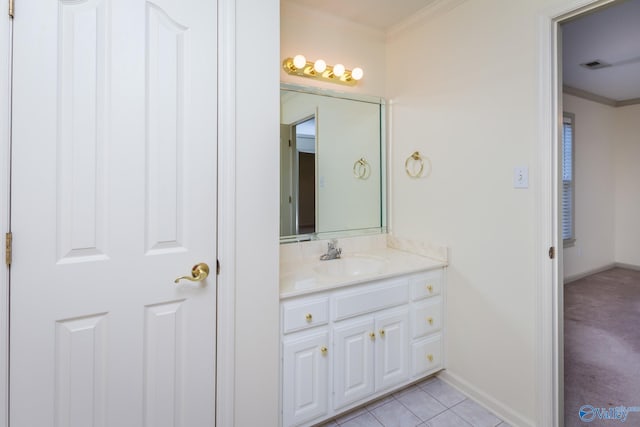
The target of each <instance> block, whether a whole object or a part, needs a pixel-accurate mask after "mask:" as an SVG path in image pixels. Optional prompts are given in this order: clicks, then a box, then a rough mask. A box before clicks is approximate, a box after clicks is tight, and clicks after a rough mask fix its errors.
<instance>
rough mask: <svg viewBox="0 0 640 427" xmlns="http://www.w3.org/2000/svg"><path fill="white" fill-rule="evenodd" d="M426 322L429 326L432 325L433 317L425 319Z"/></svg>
mask: <svg viewBox="0 0 640 427" xmlns="http://www.w3.org/2000/svg"><path fill="white" fill-rule="evenodd" d="M427 322H429V324H430V325H433V317H427Z"/></svg>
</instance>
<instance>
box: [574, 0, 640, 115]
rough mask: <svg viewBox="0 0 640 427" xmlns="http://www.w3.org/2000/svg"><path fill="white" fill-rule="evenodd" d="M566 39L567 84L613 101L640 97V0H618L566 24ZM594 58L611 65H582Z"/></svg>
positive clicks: (621, 101) (620, 101)
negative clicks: (591, 67)
mask: <svg viewBox="0 0 640 427" xmlns="http://www.w3.org/2000/svg"><path fill="white" fill-rule="evenodd" d="M562 41H563V46H562V67H563V83H564V85H565V87H566V86H569V87H570V88H573V89H578V90H579V91H585V92H589V93H591V94H594V95H597V96H599V97H604V98H607V99H608V100H610V101H612V104H620V103H624V101H630V100H638V99H639V98H640V0H627V1H624V2H619V3H615V4H614V5H613V6H610V7H607V8H604V9H600V10H598V11H596V12H595V13H591V14H588V15H585V16H581V17H579V18H577V19H574V20H572V21H570V22H567V23H565V24H563V25H562ZM593 60H600V61H604V62H606V63H608V64H611V66H608V67H605V68H600V69H594V70H590V69H587V68H585V67H582V66H580V64H583V63H587V62H590V61H593ZM569 93H571V92H570V91H569ZM604 101H606V99H605V100H604Z"/></svg>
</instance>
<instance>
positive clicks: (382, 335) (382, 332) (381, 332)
mask: <svg viewBox="0 0 640 427" xmlns="http://www.w3.org/2000/svg"><path fill="white" fill-rule="evenodd" d="M379 333H380V336H381V337H384V329H380V331H379Z"/></svg>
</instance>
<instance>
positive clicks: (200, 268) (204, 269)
mask: <svg viewBox="0 0 640 427" xmlns="http://www.w3.org/2000/svg"><path fill="white" fill-rule="evenodd" d="M208 275H209V266H208V265H207V264H205V263H204V262H201V263H200V264H196V265H194V266H193V268H192V269H191V277H189V276H182V277H178V278H177V279H176V280H174V281H173V282H174V283H178V282H179V281H180V280H182V279H184V280H190V281H192V282H202V281H203V280H204V279H206V278H207V276H208Z"/></svg>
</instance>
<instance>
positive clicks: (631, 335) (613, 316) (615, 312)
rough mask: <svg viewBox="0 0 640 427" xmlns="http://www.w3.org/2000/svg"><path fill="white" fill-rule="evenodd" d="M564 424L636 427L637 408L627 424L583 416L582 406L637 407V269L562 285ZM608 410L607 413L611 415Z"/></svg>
mask: <svg viewBox="0 0 640 427" xmlns="http://www.w3.org/2000/svg"><path fill="white" fill-rule="evenodd" d="M564 397H565V425H566V426H567V427H571V426H585V425H589V426H640V412H630V413H629V414H628V418H627V420H626V422H624V423H622V422H620V421H619V420H611V419H610V420H601V419H600V418H599V417H598V416H597V411H596V414H595V416H590V415H589V412H590V411H591V408H586V413H584V414H583V415H584V416H585V419H589V418H593V421H591V422H585V421H583V420H581V418H580V415H579V410H580V408H581V407H583V405H591V406H592V407H594V408H611V407H619V406H625V407H638V409H640V271H634V270H627V269H622V268H614V269H611V270H608V271H605V272H602V273H598V274H594V275H592V276H589V277H586V278H583V279H580V280H577V281H575V282H572V283H569V284H567V285H565V287H564ZM612 414H613V412H609V415H612Z"/></svg>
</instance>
